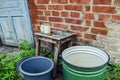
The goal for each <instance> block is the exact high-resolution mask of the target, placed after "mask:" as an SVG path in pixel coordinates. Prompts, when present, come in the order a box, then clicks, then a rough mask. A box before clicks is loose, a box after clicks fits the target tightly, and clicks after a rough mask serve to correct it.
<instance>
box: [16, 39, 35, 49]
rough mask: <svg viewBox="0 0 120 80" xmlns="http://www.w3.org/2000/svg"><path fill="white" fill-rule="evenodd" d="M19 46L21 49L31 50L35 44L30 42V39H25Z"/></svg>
mask: <svg viewBox="0 0 120 80" xmlns="http://www.w3.org/2000/svg"><path fill="white" fill-rule="evenodd" d="M18 48H19V49H20V50H31V49H32V48H33V45H32V44H30V43H29V42H28V41H26V40H23V41H21V42H20V43H19V46H18Z"/></svg>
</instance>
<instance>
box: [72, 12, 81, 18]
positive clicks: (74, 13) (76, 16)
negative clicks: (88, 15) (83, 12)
mask: <svg viewBox="0 0 120 80" xmlns="http://www.w3.org/2000/svg"><path fill="white" fill-rule="evenodd" d="M70 16H71V17H74V18H79V17H80V13H78V12H71V14H70Z"/></svg>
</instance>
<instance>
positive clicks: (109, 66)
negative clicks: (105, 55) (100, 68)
mask: <svg viewBox="0 0 120 80" xmlns="http://www.w3.org/2000/svg"><path fill="white" fill-rule="evenodd" d="M107 65H108V71H113V70H114V67H115V66H114V65H112V64H111V63H107Z"/></svg>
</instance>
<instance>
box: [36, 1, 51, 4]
mask: <svg viewBox="0 0 120 80" xmlns="http://www.w3.org/2000/svg"><path fill="white" fill-rule="evenodd" d="M49 2H50V0H37V4H49Z"/></svg>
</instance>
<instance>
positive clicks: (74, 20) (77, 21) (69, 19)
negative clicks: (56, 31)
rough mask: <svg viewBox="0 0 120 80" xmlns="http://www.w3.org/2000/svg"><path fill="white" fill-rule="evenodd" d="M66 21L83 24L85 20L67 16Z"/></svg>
mask: <svg viewBox="0 0 120 80" xmlns="http://www.w3.org/2000/svg"><path fill="white" fill-rule="evenodd" d="M65 22H66V23H72V24H81V23H82V22H83V21H82V20H78V19H73V18H66V19H65Z"/></svg>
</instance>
